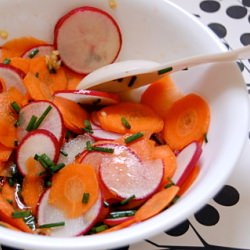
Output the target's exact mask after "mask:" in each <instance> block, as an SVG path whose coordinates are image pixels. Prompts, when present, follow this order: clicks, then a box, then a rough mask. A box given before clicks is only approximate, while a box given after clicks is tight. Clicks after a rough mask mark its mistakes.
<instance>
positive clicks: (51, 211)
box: [38, 190, 102, 237]
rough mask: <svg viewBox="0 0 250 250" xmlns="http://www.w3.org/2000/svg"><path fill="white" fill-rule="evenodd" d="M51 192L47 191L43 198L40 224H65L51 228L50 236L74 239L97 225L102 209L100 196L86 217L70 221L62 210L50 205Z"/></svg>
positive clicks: (39, 214) (39, 210)
mask: <svg viewBox="0 0 250 250" xmlns="http://www.w3.org/2000/svg"><path fill="white" fill-rule="evenodd" d="M49 192H50V190H47V191H46V192H45V193H44V195H43V196H42V198H41V201H40V204H39V207H38V224H39V225H44V224H51V223H58V222H64V223H65V225H64V226H62V227H54V228H51V233H50V236H54V237H72V236H79V235H82V234H85V233H87V232H88V231H89V229H90V228H91V227H92V226H93V225H94V224H95V222H96V220H97V218H98V215H99V213H100V211H101V208H102V198H101V195H100V196H99V198H98V200H97V201H96V203H95V204H94V205H93V206H92V207H91V208H90V210H89V211H88V212H87V213H85V214H84V215H82V216H80V217H78V218H74V219H69V218H66V217H65V216H64V214H63V212H62V211H61V210H59V209H58V208H55V207H54V206H51V205H50V204H49V203H48V198H49Z"/></svg>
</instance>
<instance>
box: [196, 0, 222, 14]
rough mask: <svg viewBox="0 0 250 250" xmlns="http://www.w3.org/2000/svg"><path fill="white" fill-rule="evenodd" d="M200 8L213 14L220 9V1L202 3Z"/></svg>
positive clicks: (211, 0)
mask: <svg viewBox="0 0 250 250" xmlns="http://www.w3.org/2000/svg"><path fill="white" fill-rule="evenodd" d="M200 8H201V9H202V10H203V11H205V12H209V13H212V12H216V11H218V10H219V9H220V3H219V2H218V1H213V0H209V1H202V2H201V3H200Z"/></svg>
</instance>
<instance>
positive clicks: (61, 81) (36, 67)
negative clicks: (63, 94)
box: [29, 56, 68, 94]
mask: <svg viewBox="0 0 250 250" xmlns="http://www.w3.org/2000/svg"><path fill="white" fill-rule="evenodd" d="M29 72H30V73H32V74H34V75H37V77H38V79H40V80H41V81H43V82H44V83H45V84H47V86H48V87H49V89H50V91H51V93H52V94H53V93H54V92H55V91H59V90H65V89H67V83H68V81H67V77H66V74H65V72H64V70H63V68H62V67H61V68H59V69H58V70H57V71H56V72H53V73H52V72H50V71H49V69H48V66H47V64H46V57H45V56H39V57H35V58H33V59H31V60H30V70H29Z"/></svg>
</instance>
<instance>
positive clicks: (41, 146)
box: [16, 129, 59, 175]
mask: <svg viewBox="0 0 250 250" xmlns="http://www.w3.org/2000/svg"><path fill="white" fill-rule="evenodd" d="M36 154H38V155H41V154H46V155H48V157H49V158H50V159H51V160H53V161H54V162H57V159H58V156H59V143H58V140H57V139H56V137H55V136H54V135H53V134H52V133H50V132H49V131H47V130H44V129H37V130H34V131H31V132H29V133H28V134H27V135H26V136H25V137H24V138H23V140H22V141H21V143H20V144H19V146H18V147H17V155H16V158H17V159H16V163H17V166H18V168H19V170H20V172H21V173H22V174H23V175H26V174H27V173H28V169H27V166H26V162H27V160H28V159H29V158H34V156H35V155H36Z"/></svg>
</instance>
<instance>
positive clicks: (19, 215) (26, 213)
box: [12, 210, 31, 219]
mask: <svg viewBox="0 0 250 250" xmlns="http://www.w3.org/2000/svg"><path fill="white" fill-rule="evenodd" d="M30 215H31V212H30V211H29V210H27V211H15V212H13V213H12V218H15V219H19V218H22V219H23V218H25V217H28V216H30Z"/></svg>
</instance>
